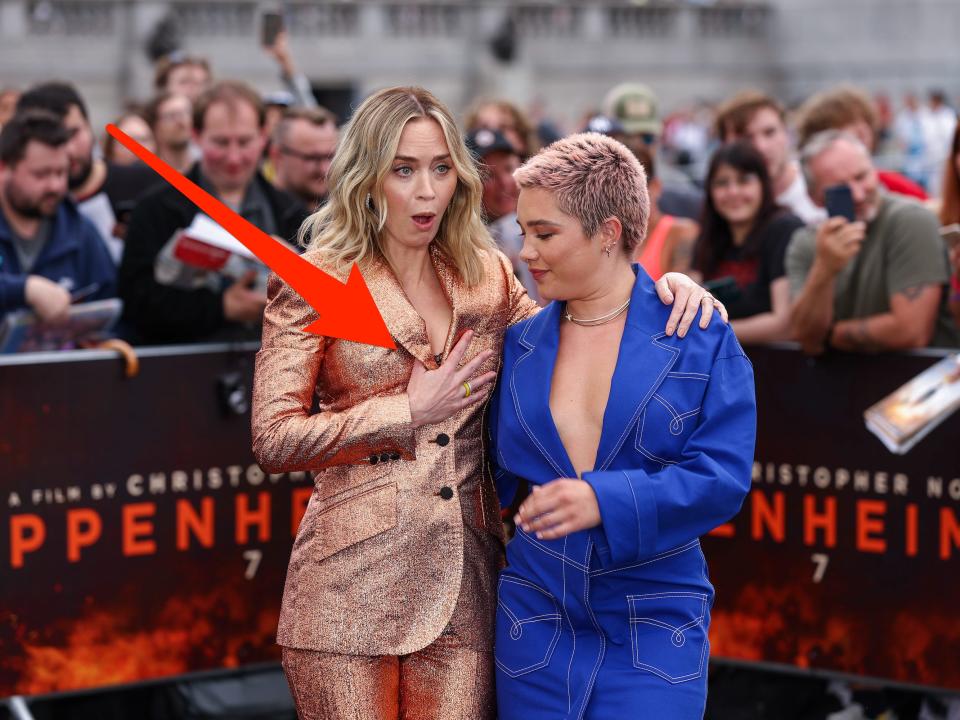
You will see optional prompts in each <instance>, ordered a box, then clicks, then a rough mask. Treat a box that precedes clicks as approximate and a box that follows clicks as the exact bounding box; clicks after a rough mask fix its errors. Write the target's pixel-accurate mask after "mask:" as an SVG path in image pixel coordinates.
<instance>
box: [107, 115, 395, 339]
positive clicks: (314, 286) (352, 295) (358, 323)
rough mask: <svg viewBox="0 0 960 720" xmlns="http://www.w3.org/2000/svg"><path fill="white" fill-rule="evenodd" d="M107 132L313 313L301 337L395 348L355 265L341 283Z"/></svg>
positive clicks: (112, 129)
mask: <svg viewBox="0 0 960 720" xmlns="http://www.w3.org/2000/svg"><path fill="white" fill-rule="evenodd" d="M107 132H108V133H110V134H111V135H112V136H113V137H114V138H115V139H116V140H117V142H119V143H120V144H121V145H123V146H124V147H125V148H127V149H128V150H129V151H130V152H132V153H133V154H134V155H136V156H137V157H138V158H140V159H141V160H142V161H143V162H145V163H146V164H147V165H149V166H150V167H151V168H153V170H154V171H155V172H157V173H158V174H159V175H160V176H161V177H162V178H163V179H164V180H166V181H167V182H168V183H170V184H171V185H173V186H174V187H175V188H176V189H177V190H179V191H180V192H182V193H183V194H184V195H186V196H187V198H188V199H189V200H190V201H191V202H192V203H193V204H194V205H196V206H197V207H199V208H200V209H201V210H202V211H203V212H204V213H206V214H207V215H209V216H210V217H211V218H213V220H215V221H216V222H217V223H219V224H220V226H221V227H223V228H224V229H225V230H226V231H227V232H229V233H230V234H231V235H233V236H234V237H235V238H236V239H237V240H239V241H240V242H242V243H243V244H244V245H245V246H246V247H247V248H248V249H249V250H250V252H252V253H253V254H254V255H256V256H257V257H258V258H260V261H261V262H262V263H263V264H265V265H266V266H267V267H269V268H270V269H271V270H273V271H274V272H275V273H276V274H277V275H279V276H280V279H281V280H283V281H284V282H285V283H287V285H289V286H290V287H292V288H293V289H294V290H295V291H296V292H297V294H298V295H299V296H300V297H302V298H303V299H304V300H306V301H307V302H308V303H309V304H310V307H312V308H313V309H314V310H316V312H317V314H318V315H319V316H320V317H319V318H318V319H317V320H315V321H314V322H312V323H310V324H309V325H308V326H307V327H305V328H303V331H304V332H308V333H313V334H315V335H326V336H327V337H336V338H341V339H343V340H352V341H354V342H358V343H365V344H367V345H379V346H380V347H385V348H389V349H390V350H396V349H397V346H396V345H395V344H394V342H393V338H392V337H391V336H390V331H389V330H387V325H386V323H384V321H383V317H382V316H381V315H380V311H379V310H378V309H377V305H376V303H374V301H373V297H372V296H371V295H370V290H369V289H368V288H367V284H366V283H365V282H364V280H363V276H362V275H361V274H360V269H359V268H358V267H357V265H356V263H354V265H353V267H352V268H351V269H350V277H348V278H347V282H346V284H344V283H341V282H340V281H339V280H337V279H336V278H334V277H331V276H330V275H327V273H325V272H323V270H321V269H320V268H318V267H316V266H315V265H311V264H310V263H309V262H308V261H307V260H304V259H303V258H302V257H300V256H299V255H298V254H297V253H295V252H294V251H293V250H290V249H289V248H287V247H285V246H284V245H282V244H281V243H279V242H277V241H276V240H274V239H273V238H272V237H270V236H269V235H267V234H266V233H265V232H263V231H262V230H261V229H260V228H258V227H256V226H255V225H253V224H252V223H250V222H249V221H247V220H245V219H243V218H242V217H240V216H239V215H237V213H235V212H234V211H233V210H231V209H230V208H228V207H227V206H226V205H224V204H223V203H222V202H220V201H219V200H217V199H216V198H215V197H213V195H211V194H210V193H208V192H207V191H206V190H204V189H203V188H201V187H198V186H197V185H196V184H195V183H193V182H191V181H190V180H188V179H187V178H185V177H184V176H183V175H181V174H180V173H179V172H177V171H176V170H174V169H173V168H172V167H170V166H169V165H167V163H165V162H164V161H163V160H161V159H160V158H158V157H157V156H156V155H154V154H153V153H152V152H150V151H149V150H147V149H146V148H145V147H143V146H142V145H140V143H138V142H137V141H136V140H134V139H132V138H131V137H129V136H128V135H127V134H126V133H124V132H123V131H122V130H120V129H119V128H118V127H117V126H116V125H113V124H111V125H107Z"/></svg>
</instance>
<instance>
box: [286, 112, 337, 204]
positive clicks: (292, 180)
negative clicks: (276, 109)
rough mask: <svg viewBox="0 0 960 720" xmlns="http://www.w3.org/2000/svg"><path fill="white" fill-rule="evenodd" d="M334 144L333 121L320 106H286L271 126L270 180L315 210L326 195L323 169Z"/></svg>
mask: <svg viewBox="0 0 960 720" xmlns="http://www.w3.org/2000/svg"><path fill="white" fill-rule="evenodd" d="M336 147H337V123H336V120H335V118H334V116H333V113H331V112H330V111H328V110H326V109H324V108H287V109H286V110H284V112H283V115H282V116H281V118H280V121H279V122H278V123H277V125H276V127H275V128H274V130H273V137H272V142H271V144H270V161H271V162H272V163H273V167H274V181H273V184H274V185H275V186H277V187H278V188H280V189H281V190H284V191H286V192H288V193H290V194H291V195H293V196H295V197H296V198H298V199H299V200H300V202H301V203H302V204H303V206H304V207H306V208H308V209H309V210H311V211H312V210H316V209H317V207H318V206H320V205H322V204H323V203H324V202H326V199H327V172H329V170H330V163H332V162H333V152H334V150H336Z"/></svg>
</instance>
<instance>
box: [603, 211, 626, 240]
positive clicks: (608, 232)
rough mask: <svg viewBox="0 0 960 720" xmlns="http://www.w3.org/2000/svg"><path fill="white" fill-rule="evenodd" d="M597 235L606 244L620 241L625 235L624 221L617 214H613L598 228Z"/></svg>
mask: <svg viewBox="0 0 960 720" xmlns="http://www.w3.org/2000/svg"><path fill="white" fill-rule="evenodd" d="M597 235H599V236H600V240H601V241H602V242H603V244H604V245H609V244H611V243H618V242H620V238H621V237H622V236H623V223H621V222H620V218H618V217H617V216H616V215H612V216H610V217H608V218H607V219H606V220H604V221H603V222H602V223H601V224H600V227H599V228H598V229H597Z"/></svg>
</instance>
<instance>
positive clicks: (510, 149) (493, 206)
mask: <svg viewBox="0 0 960 720" xmlns="http://www.w3.org/2000/svg"><path fill="white" fill-rule="evenodd" d="M466 143H467V148H468V149H469V150H470V152H471V153H472V154H473V156H474V157H475V158H476V159H477V165H478V166H479V167H480V174H481V176H482V178H483V200H482V202H483V217H484V220H485V221H486V223H487V229H488V230H490V235H492V236H493V239H494V240H495V241H496V243H497V246H498V247H499V248H500V250H501V251H502V252H503V254H504V255H506V256H507V257H508V258H510V262H511V263H513V272H514V273H515V274H516V276H517V278H518V279H519V280H520V282H521V283H523V286H524V287H525V288H526V289H527V293H528V294H529V295H530V297H532V298H533V299H534V300H537V301H539V295H538V294H537V284H536V282H534V280H533V276H532V275H531V274H530V270H529V269H528V268H527V264H526V263H525V262H523V260H521V259H520V250H521V249H522V248H523V237H522V236H521V235H520V226H519V225H518V224H517V197H518V196H519V195H520V188H518V187H517V183H516V181H515V180H514V179H513V173H514V171H515V170H516V169H517V168H518V167H520V156H519V155H518V154H517V151H516V149H515V148H514V146H513V145H512V144H511V143H510V141H509V140H507V138H506V136H505V135H503V133H501V132H500V131H499V130H490V129H487V128H479V129H477V130H474V131H473V132H470V133H468V134H467V137H466Z"/></svg>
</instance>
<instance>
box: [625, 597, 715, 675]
mask: <svg viewBox="0 0 960 720" xmlns="http://www.w3.org/2000/svg"><path fill="white" fill-rule="evenodd" d="M627 604H628V605H629V607H630V643H631V645H632V646H633V666H634V667H635V668H637V669H638V670H646V671H647V672H651V673H653V674H654V675H659V676H660V677H662V678H663V679H664V680H666V681H667V682H670V683H674V684H676V683H682V682H688V681H690V680H696V679H697V678H699V677H701V676H702V675H703V668H704V666H705V665H706V658H707V649H708V647H709V644H708V643H707V633H706V628H704V626H703V621H704V618H705V617H706V612H707V596H706V595H703V594H701V593H688V592H666V593H652V594H649V595H627Z"/></svg>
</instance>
